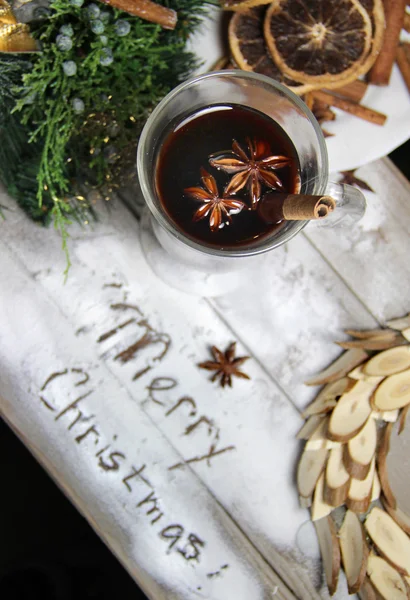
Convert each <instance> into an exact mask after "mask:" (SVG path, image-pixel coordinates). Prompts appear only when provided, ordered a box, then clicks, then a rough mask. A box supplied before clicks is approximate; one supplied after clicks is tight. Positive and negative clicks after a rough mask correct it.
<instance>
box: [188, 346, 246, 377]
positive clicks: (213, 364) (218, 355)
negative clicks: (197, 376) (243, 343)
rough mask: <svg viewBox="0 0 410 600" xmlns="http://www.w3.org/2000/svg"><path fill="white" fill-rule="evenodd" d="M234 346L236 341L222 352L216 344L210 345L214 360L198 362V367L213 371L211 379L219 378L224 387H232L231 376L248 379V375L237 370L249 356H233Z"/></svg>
mask: <svg viewBox="0 0 410 600" xmlns="http://www.w3.org/2000/svg"><path fill="white" fill-rule="evenodd" d="M235 348H236V342H233V343H232V344H231V345H230V346H228V348H227V350H225V352H222V351H221V350H219V349H218V348H217V347H216V346H212V348H211V353H212V356H213V358H214V360H207V361H205V362H202V363H199V365H198V367H201V369H206V370H207V371H215V373H214V375H212V377H211V381H216V380H217V379H219V383H220V385H221V386H222V387H225V385H229V387H232V377H241V378H242V379H250V377H249V375H247V374H246V373H243V372H242V371H240V370H239V367H240V366H241V365H242V364H243V363H244V362H245V361H246V360H248V358H249V356H238V357H237V358H235Z"/></svg>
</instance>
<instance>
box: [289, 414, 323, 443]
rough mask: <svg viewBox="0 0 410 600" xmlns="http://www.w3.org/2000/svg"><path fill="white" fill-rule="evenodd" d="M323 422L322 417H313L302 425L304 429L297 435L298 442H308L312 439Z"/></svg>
mask: <svg viewBox="0 0 410 600" xmlns="http://www.w3.org/2000/svg"><path fill="white" fill-rule="evenodd" d="M322 421H323V417H322V415H312V416H311V417H309V419H307V421H306V422H305V423H304V424H303V425H302V427H301V428H300V430H299V431H298V434H297V435H296V438H297V439H298V440H308V439H309V438H310V437H311V435H312V434H313V433H314V432H315V430H316V429H317V428H318V427H319V425H320V423H321V422H322Z"/></svg>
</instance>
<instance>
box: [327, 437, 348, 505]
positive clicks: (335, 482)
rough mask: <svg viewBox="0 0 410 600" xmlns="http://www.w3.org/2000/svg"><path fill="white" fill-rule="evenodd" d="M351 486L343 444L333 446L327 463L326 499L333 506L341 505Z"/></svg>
mask: <svg viewBox="0 0 410 600" xmlns="http://www.w3.org/2000/svg"><path fill="white" fill-rule="evenodd" d="M349 487H350V475H349V473H348V472H347V471H346V468H345V466H344V464H343V446H339V447H338V448H332V450H331V451H330V454H329V458H328V461H327V464H326V473H325V488H324V500H325V502H326V503H327V504H330V505H331V506H335V507H336V506H341V505H342V504H343V503H344V502H345V500H346V498H347V494H348V491H349Z"/></svg>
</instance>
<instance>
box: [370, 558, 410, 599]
mask: <svg viewBox="0 0 410 600" xmlns="http://www.w3.org/2000/svg"><path fill="white" fill-rule="evenodd" d="M367 573H368V575H369V578H370V581H371V583H372V585H373V586H374V587H375V589H376V590H377V592H378V594H379V595H380V596H379V597H381V599H382V600H408V598H407V591H406V584H405V583H404V581H403V578H402V577H401V575H400V574H399V573H398V572H397V571H396V569H394V568H393V567H392V566H391V565H389V563H388V562H387V561H385V560H384V559H383V558H381V557H380V556H376V555H375V554H371V555H370V556H369V560H368V561H367ZM376 597H377V596H376Z"/></svg>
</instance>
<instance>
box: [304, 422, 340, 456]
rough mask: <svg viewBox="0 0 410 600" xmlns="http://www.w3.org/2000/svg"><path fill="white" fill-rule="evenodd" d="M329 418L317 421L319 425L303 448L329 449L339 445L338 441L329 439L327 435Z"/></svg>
mask: <svg viewBox="0 0 410 600" xmlns="http://www.w3.org/2000/svg"><path fill="white" fill-rule="evenodd" d="M328 423H329V419H328V418H327V417H326V418H324V419H322V420H321V421H320V422H319V425H318V426H317V428H316V429H315V430H314V432H313V433H312V435H311V436H310V438H309V439H308V441H307V442H306V445H305V450H321V449H326V450H330V449H331V448H336V447H337V446H340V442H336V441H334V440H330V439H329V437H328Z"/></svg>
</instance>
